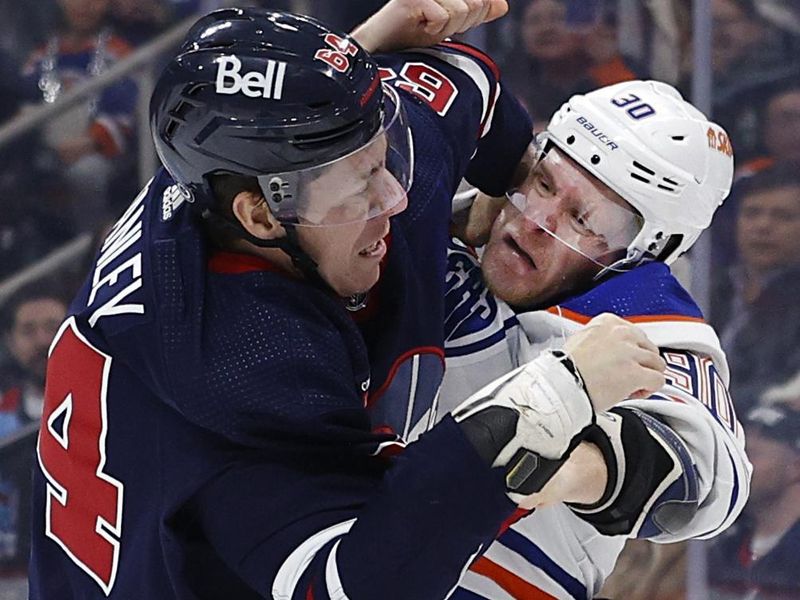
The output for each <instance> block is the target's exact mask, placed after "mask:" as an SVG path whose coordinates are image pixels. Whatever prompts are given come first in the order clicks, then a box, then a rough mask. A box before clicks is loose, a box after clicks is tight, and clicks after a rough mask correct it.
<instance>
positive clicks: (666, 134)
mask: <svg viewBox="0 0 800 600" xmlns="http://www.w3.org/2000/svg"><path fill="white" fill-rule="evenodd" d="M543 137H544V140H546V141H549V142H551V143H553V144H555V145H556V146H557V147H558V148H559V149H561V150H562V151H563V152H565V153H566V154H567V155H568V156H570V157H571V158H572V159H574V160H575V161H576V162H577V163H578V164H580V165H581V166H582V167H584V168H585V169H586V170H587V171H588V172H589V173H590V174H591V175H592V176H594V177H596V178H597V179H599V180H600V181H601V182H603V183H604V184H606V185H607V186H608V187H610V188H611V189H612V190H614V191H615V192H616V193H618V194H619V195H620V196H622V198H623V199H625V201H626V202H628V203H629V204H630V205H631V206H632V207H633V208H634V209H636V210H637V211H638V212H639V214H640V215H641V216H642V218H643V221H644V224H643V226H642V229H641V231H640V232H639V234H638V235H637V236H636V238H635V239H634V240H633V241H632V242H631V244H630V245H629V246H628V249H627V253H626V256H625V257H624V258H623V259H621V260H620V261H617V262H616V263H614V264H613V265H611V266H610V267H609V268H611V269H614V270H624V269H626V268H631V267H633V266H635V265H637V264H640V263H642V262H647V261H651V260H661V261H663V262H666V263H671V262H672V261H674V260H675V259H676V258H677V257H678V256H680V255H681V254H682V253H683V252H685V251H686V250H688V249H689V248H690V247H691V246H692V244H694V242H695V241H696V240H697V238H698V237H699V236H700V234H701V233H702V232H703V230H704V229H705V228H707V227H708V226H709V225H710V224H711V219H712V216H713V214H714V211H715V210H716V209H717V207H718V206H719V205H721V204H722V202H723V200H724V199H725V197H727V195H728V192H729V191H730V186H731V182H732V178H733V152H732V150H731V146H730V141H729V139H728V136H727V134H726V133H725V132H724V130H723V129H722V128H721V127H719V126H718V125H716V124H715V123H713V122H711V121H708V120H707V119H706V117H705V116H704V115H703V114H702V113H701V112H700V111H698V110H697V109H696V108H695V107H694V106H692V105H691V104H689V103H688V102H686V101H685V100H683V98H682V97H681V95H680V93H679V92H678V91H677V90H675V88H673V87H671V86H669V85H667V84H665V83H662V82H658V81H631V82H624V83H619V84H615V85H612V86H607V87H604V88H600V89H599V90H595V91H593V92H590V93H588V94H586V95H576V96H573V97H572V98H570V100H569V101H568V102H567V103H565V104H564V105H563V106H562V107H561V109H560V110H559V111H558V112H557V113H556V114H555V115H554V116H553V118H552V119H551V121H550V123H549V124H548V126H547V129H546V131H545V133H544V134H543Z"/></svg>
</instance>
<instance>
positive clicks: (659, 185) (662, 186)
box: [658, 183, 675, 192]
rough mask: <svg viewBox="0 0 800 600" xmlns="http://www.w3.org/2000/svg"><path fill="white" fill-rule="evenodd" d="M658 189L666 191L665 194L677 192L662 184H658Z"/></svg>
mask: <svg viewBox="0 0 800 600" xmlns="http://www.w3.org/2000/svg"><path fill="white" fill-rule="evenodd" d="M658 189H660V190H664V191H665V192H674V191H675V188H674V187H667V186H666V185H662V184H660V183H659V184H658Z"/></svg>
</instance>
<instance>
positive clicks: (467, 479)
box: [195, 420, 513, 600]
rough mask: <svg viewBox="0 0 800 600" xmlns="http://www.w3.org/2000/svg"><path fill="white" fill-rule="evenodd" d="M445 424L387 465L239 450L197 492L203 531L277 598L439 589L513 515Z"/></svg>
mask: <svg viewBox="0 0 800 600" xmlns="http://www.w3.org/2000/svg"><path fill="white" fill-rule="evenodd" d="M468 446H469V443H468V442H467V441H466V440H465V439H464V438H463V435H462V433H461V431H460V429H459V428H458V427H457V425H455V423H453V422H452V421H451V420H450V421H447V422H443V423H441V424H440V425H439V426H437V427H435V428H434V429H433V430H431V432H429V433H428V434H426V435H425V436H423V438H421V440H420V441H419V442H416V443H414V444H412V445H411V446H409V448H408V449H407V450H405V451H404V452H403V454H402V455H401V457H400V458H398V459H397V460H396V461H395V462H394V464H393V465H392V466H391V469H390V470H389V471H388V472H387V471H386V470H385V465H384V460H385V459H383V458H380V457H376V456H354V455H353V453H352V451H351V449H349V448H348V447H347V445H345V444H335V443H328V444H322V445H315V444H313V443H309V442H308V441H307V440H303V439H302V438H292V437H289V439H286V440H285V442H284V443H283V444H282V446H281V447H280V448H275V449H271V450H270V451H268V452H262V453H259V455H258V456H254V455H250V456H247V455H245V456H242V457H240V458H239V459H237V460H235V461H234V462H232V464H231V465H230V467H229V468H228V469H227V470H226V471H225V472H224V473H223V474H222V475H221V476H220V477H218V478H216V479H215V480H214V481H212V482H210V483H209V484H208V485H207V486H205V487H204V489H203V490H202V492H201V493H199V494H198V496H197V498H196V499H195V504H196V506H197V511H196V513H197V514H198V515H199V517H198V518H199V522H200V525H201V527H202V530H203V533H204V535H206V536H207V537H208V539H209V541H210V542H211V544H212V545H213V546H214V547H215V548H216V549H217V551H218V552H219V554H220V556H221V557H222V558H223V560H224V561H226V563H227V564H228V565H229V566H230V568H231V569H232V570H233V571H234V572H236V573H237V574H238V575H239V576H240V577H241V578H242V579H243V580H244V581H246V582H247V583H248V585H249V586H251V587H252V588H253V589H255V590H256V591H257V592H258V593H259V594H261V595H263V596H264V597H270V598H277V599H282V600H306V599H308V598H314V599H316V600H334V599H341V598H348V599H350V600H372V599H374V598H387V599H393V598H396V599H398V600H399V599H401V598H418V599H420V600H425V599H428V598H430V599H431V600H433V599H437V600H438V599H440V598H444V597H446V596H447V594H448V592H449V591H450V589H451V588H453V587H454V586H455V585H456V582H457V580H458V578H459V576H460V574H461V573H462V571H463V570H464V569H465V568H466V566H467V565H468V564H469V563H470V562H471V560H472V559H473V558H474V557H475V556H476V555H477V554H478V553H480V552H481V551H482V550H483V549H484V547H485V546H486V545H488V543H489V541H490V540H491V539H492V538H493V536H494V534H495V533H496V531H497V530H498V527H499V524H500V523H501V522H502V520H503V519H504V518H505V517H507V516H508V515H509V514H510V513H511V512H512V510H513V507H512V506H511V503H510V501H509V500H508V499H507V498H506V497H505V494H504V493H503V491H502V490H503V486H502V476H501V474H499V473H496V472H494V471H492V470H490V469H488V468H486V467H485V466H484V467H482V466H481V464H480V459H479V458H478V457H477V455H475V453H474V451H473V450H471V448H469V447H468Z"/></svg>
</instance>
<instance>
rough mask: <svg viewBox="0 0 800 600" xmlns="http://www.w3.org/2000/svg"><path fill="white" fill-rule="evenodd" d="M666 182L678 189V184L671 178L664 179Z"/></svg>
mask: <svg viewBox="0 0 800 600" xmlns="http://www.w3.org/2000/svg"><path fill="white" fill-rule="evenodd" d="M664 182H665V183H668V184H670V185H674V186H675V187H678V182H677V181H672V179H670V178H669V177H664Z"/></svg>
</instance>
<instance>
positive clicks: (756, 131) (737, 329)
mask: <svg viewBox="0 0 800 600" xmlns="http://www.w3.org/2000/svg"><path fill="white" fill-rule="evenodd" d="M224 4H226V2H225V1H224V0H37V2H35V3H31V2H27V3H25V2H22V3H21V2H17V1H16V0H0V14H2V16H3V18H2V19H0V128H1V127H2V126H3V125H5V124H7V123H9V122H11V121H12V120H13V119H14V118H17V117H19V116H20V115H24V114H25V113H26V111H29V110H31V109H33V108H35V107H37V106H41V105H42V104H43V103H52V102H54V101H56V100H58V98H59V97H61V95H63V94H64V93H65V92H67V91H69V90H71V89H73V88H75V87H76V86H79V85H81V84H82V83H84V82H86V81H88V80H90V79H92V78H93V77H97V76H99V75H102V74H103V73H104V72H106V71H107V70H108V69H109V68H111V67H112V66H113V65H114V64H115V63H118V62H119V61H123V60H125V59H126V58H127V57H129V56H130V55H131V54H132V53H134V52H136V50H137V49H139V48H142V47H143V46H145V45H147V44H148V42H150V41H151V40H153V39H155V38H157V37H158V36H159V34H161V33H163V32H165V31H167V30H169V29H170V28H171V27H173V26H175V25H176V24H177V23H179V22H181V21H182V20H183V19H185V18H187V17H189V16H191V15H193V14H194V13H196V12H198V11H205V10H209V9H211V8H215V7H218V6H222V5H224ZM227 4H229V5H230V4H233V3H232V2H227ZM244 4H248V5H253V4H261V5H263V6H266V7H274V8H284V9H292V10H296V11H299V12H306V13H307V14H312V15H315V16H317V17H319V18H321V19H323V20H325V21H327V22H329V23H331V24H333V25H336V26H338V27H340V28H344V29H350V28H352V27H353V26H354V25H355V24H357V23H358V22H360V21H361V20H363V19H364V18H365V17H366V16H368V15H369V14H370V13H371V12H374V10H376V9H377V8H378V7H379V6H380V5H382V4H383V2H382V1H381V0H359V1H358V2H341V1H334V0H330V1H326V0H314V1H313V2H312V1H311V0H274V1H269V0H266V1H261V2H258V1H256V2H253V1H250V2H244ZM510 4H511V12H512V14H511V15H510V17H508V18H505V19H501V20H500V21H497V22H495V23H492V24H491V25H489V26H486V27H484V28H483V30H481V31H478V32H476V33H474V34H471V35H470V37H469V38H468V41H472V42H473V43H477V44H479V45H481V46H483V47H484V48H485V49H486V50H488V51H489V53H490V54H491V55H492V56H493V57H495V58H496V59H497V62H498V63H499V65H500V67H501V70H502V72H503V81H504V84H505V85H506V86H507V87H508V88H510V89H511V90H512V91H514V93H515V94H516V95H517V96H518V97H519V98H520V99H521V101H522V102H523V103H524V104H525V106H526V107H527V108H528V110H529V111H530V112H531V114H532V115H533V117H534V121H535V123H536V127H537V128H541V127H542V126H543V125H544V124H545V122H546V119H547V118H548V117H549V116H550V115H551V114H552V113H553V112H554V111H555V110H556V109H557V108H558V107H559V106H560V105H561V103H562V102H564V100H566V98H568V97H569V96H570V95H572V94H575V93H581V92H586V91H588V90H590V89H593V88H595V87H598V86H602V85H607V84H610V83H615V82H618V81H623V80H626V79H634V78H657V79H662V80H665V81H668V82H670V83H672V84H674V85H676V86H677V87H678V88H679V89H681V90H682V92H683V93H684V95H686V96H687V97H689V98H692V88H691V85H692V76H693V71H694V62H693V56H694V54H693V31H692V2H691V0H664V1H663V2H653V1H648V0H520V1H514V2H510ZM711 5H712V22H713V28H712V32H713V33H712V34H711V37H712V39H711V48H712V54H711V60H712V64H711V67H712V72H713V86H712V98H711V113H712V116H713V117H714V119H715V120H717V121H718V122H720V123H721V124H722V125H723V126H724V127H725V128H726V129H727V131H728V133H729V134H730V138H731V139H732V142H733V146H734V151H735V155H736V164H737V170H736V183H735V186H734V190H733V193H732V195H731V197H730V198H729V199H728V201H727V202H726V203H725V205H724V206H723V208H722V209H720V211H719V212H718V214H717V218H716V222H715V225H714V226H713V228H712V231H711V236H712V242H711V247H712V251H711V257H710V260H711V263H712V264H711V269H710V273H711V280H710V281H709V282H708V285H709V289H710V290H711V293H710V301H709V305H708V311H707V318H708V320H709V322H710V323H711V324H712V325H714V327H715V328H716V330H717V332H718V333H719V334H720V337H721V340H722V342H723V347H724V348H725V349H726V352H727V354H728V360H729V363H730V368H731V374H732V375H731V392H732V395H733V397H734V402H735V404H736V406H737V410H738V416H739V418H740V420H742V422H743V423H744V424H745V430H746V434H747V447H748V452H749V455H750V458H751V460H752V462H753V465H754V467H755V472H754V477H753V484H752V495H751V500H750V502H749V504H748V507H747V509H746V511H745V515H744V516H743V518H742V519H740V521H739V522H738V523H737V524H736V525H735V526H734V527H733V528H731V529H730V530H729V531H728V532H727V533H726V534H724V535H723V536H721V538H720V539H717V540H711V541H709V542H706V543H705V545H706V547H707V551H708V552H707V559H708V569H707V571H706V572H707V575H708V582H709V585H710V588H711V589H710V591H709V597H711V598H718V599H733V598H749V599H756V598H765V599H773V600H777V599H788V598H800V577H798V576H797V573H800V302H798V300H797V299H798V298H800V52H798V51H799V50H800V2H798V1H797V0H712V2H711ZM153 68H157V65H155V66H154V67H153ZM139 87H140V86H139V83H138V80H137V78H136V73H132V74H131V75H129V76H125V77H122V78H121V79H117V80H115V81H114V82H113V83H111V84H110V85H108V86H107V87H105V88H104V89H102V90H101V91H99V92H97V93H96V94H95V95H94V96H91V97H89V98H88V99H87V100H86V101H84V102H82V103H79V104H78V105H76V106H74V107H73V108H71V109H69V110H67V111H66V112H62V113H60V114H58V115H57V116H56V117H55V118H53V119H51V120H49V121H47V122H46V123H45V124H44V125H43V126H42V127H39V128H37V129H35V130H33V131H30V132H28V133H26V134H24V136H23V137H20V138H17V139H16V140H14V141H13V142H12V143H10V144H7V145H5V146H2V145H0V206H2V208H3V210H0V324H1V325H2V344H0V576H3V575H5V576H7V577H13V576H14V575H15V574H19V573H24V570H25V563H26V556H27V542H26V533H25V525H26V523H27V514H26V512H25V511H26V507H27V501H26V493H27V487H26V482H27V469H29V468H30V466H31V464H30V460H32V458H30V457H31V456H32V453H31V449H32V447H33V446H32V443H33V442H31V441H30V440H31V439H32V437H31V435H30V434H29V430H30V429H31V427H33V428H35V423H36V422H37V421H38V418H39V415H40V412H41V406H42V396H43V393H44V390H43V381H44V372H45V366H46V358H47V350H48V347H49V343H50V340H51V339H52V337H53V335H54V334H55V333H56V331H57V329H58V327H59V325H60V323H61V320H62V319H63V317H64V315H65V313H66V310H67V304H66V303H67V300H68V299H69V297H70V296H71V294H72V293H73V292H74V290H75V288H76V286H77V285H78V283H79V282H78V280H77V275H78V274H80V275H82V273H81V271H82V269H81V268H80V267H81V261H82V260H83V258H80V257H79V258H78V259H77V260H76V261H74V262H75V263H76V264H75V265H73V268H72V269H63V268H59V269H58V272H56V273H51V274H49V275H48V276H47V277H45V278H35V279H31V278H25V277H22V281H24V282H25V283H24V284H22V283H21V284H19V285H16V284H15V285H12V286H10V287H9V286H8V285H6V286H4V282H8V281H11V280H12V279H15V276H16V279H19V274H20V273H25V271H26V269H28V268H30V267H31V266H32V265H36V264H38V263H40V262H41V260H42V259H43V257H45V256H47V255H48V254H49V253H51V252H53V251H55V250H57V249H59V248H61V247H63V245H64V244H66V243H67V242H69V241H70V240H72V239H73V238H75V236H78V235H80V234H87V233H88V234H90V235H93V236H95V237H96V238H97V239H99V238H100V236H101V235H102V233H103V232H104V231H105V230H106V228H107V227H108V225H109V224H110V222H112V221H113V219H114V215H116V214H118V213H119V212H120V210H121V209H122V208H123V207H124V206H125V205H127V204H128V203H129V202H130V200H131V199H132V197H133V196H134V195H135V194H136V192H137V190H138V188H139V187H140V184H141V182H140V181H139V175H138V165H137V157H138V153H137V148H138V144H139V143H140V140H138V139H137V135H138V134H137V129H136V122H137V114H136V113H137V94H138V89H139ZM1 130H2V129H0V131H1ZM141 143H149V140H145V141H144V142H141ZM716 143H717V140H716V139H711V138H709V144H716ZM692 260H709V257H708V256H700V257H689V264H691V261H692ZM73 273H74V275H73ZM20 432H22V433H28V435H27V437H26V436H21V435H20ZM26 440H27V441H26ZM26 444H27V445H26ZM20 457H23V458H22V459H20ZM25 457H29V458H27V459H26V458H25ZM25 460H28V463H26V464H25V465H24V466H25V468H22V467H20V466H19V463H25ZM685 552H686V548H685V546H683V545H677V546H673V547H657V546H653V545H650V544H631V545H629V548H628V550H626V554H625V555H623V560H622V563H621V565H620V568H619V569H618V573H617V575H616V576H615V577H614V578H613V579H612V580H611V581H610V582H609V584H608V591H607V594H606V595H607V596H608V597H612V598H613V597H616V598H626V599H631V600H636V599H637V598H648V600H659V599H662V598H663V599H666V598H669V599H675V598H681V597H684V595H685V590H686V583H685V580H686V565H687V561H686V554H685ZM0 591H2V585H0Z"/></svg>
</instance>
